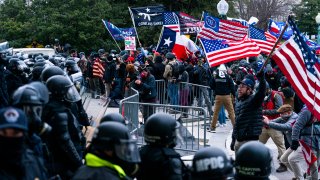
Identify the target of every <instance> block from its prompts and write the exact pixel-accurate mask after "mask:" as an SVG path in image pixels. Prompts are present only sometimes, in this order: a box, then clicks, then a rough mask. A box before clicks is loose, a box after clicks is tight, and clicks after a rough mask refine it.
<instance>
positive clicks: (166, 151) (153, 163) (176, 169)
mask: <svg viewBox="0 0 320 180" xmlns="http://www.w3.org/2000/svg"><path fill="white" fill-rule="evenodd" d="M179 126H180V125H179V123H178V122H177V121H176V120H175V119H174V118H173V117H172V116H170V115H168V114H164V113H156V114H153V115H151V116H150V117H149V118H148V120H147V121H146V123H145V127H144V138H145V141H146V143H147V145H145V146H143V147H142V148H141V149H140V156H141V165H140V171H139V173H138V179H142V180H144V179H159V180H160V179H183V178H185V175H187V174H188V173H187V169H186V167H185V166H184V164H183V162H182V160H181V158H180V155H179V154H178V153H177V152H176V151H175V150H174V149H173V148H174V147H175V146H176V144H177V139H178V135H177V132H178V128H179Z"/></svg>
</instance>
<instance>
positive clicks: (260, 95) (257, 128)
mask: <svg viewBox="0 0 320 180" xmlns="http://www.w3.org/2000/svg"><path fill="white" fill-rule="evenodd" d="M259 81H260V83H259V87H258V91H257V92H256V93H255V94H253V95H250V96H247V97H245V98H241V99H239V101H238V102H237V103H236V106H235V117H236V119H235V126H234V128H233V133H232V138H233V139H236V140H237V141H247V140H258V139H259V135H260V134H261V132H262V126H263V122H262V119H263V117H262V102H263V99H264V97H265V92H266V81H265V79H264V76H262V77H261V78H260V79H259Z"/></svg>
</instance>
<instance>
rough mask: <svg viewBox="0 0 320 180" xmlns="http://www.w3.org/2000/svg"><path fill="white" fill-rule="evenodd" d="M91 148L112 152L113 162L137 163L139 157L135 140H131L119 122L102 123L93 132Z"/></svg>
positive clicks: (126, 130) (127, 130)
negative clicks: (113, 154)
mask: <svg viewBox="0 0 320 180" xmlns="http://www.w3.org/2000/svg"><path fill="white" fill-rule="evenodd" d="M91 146H92V148H93V149H95V150H97V151H99V152H103V151H106V150H110V151H113V152H114V153H115V155H116V157H115V159H113V160H115V161H118V160H120V161H124V162H128V163H139V162H140V155H139V151H138V148H137V143H136V140H134V139H132V137H131V135H130V132H129V129H128V128H127V127H126V126H125V125H124V124H122V123H119V122H111V121H110V122H104V123H102V124H100V125H99V126H98V127H97V129H96V130H95V132H94V134H93V137H92V142H91Z"/></svg>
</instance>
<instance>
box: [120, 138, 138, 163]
mask: <svg viewBox="0 0 320 180" xmlns="http://www.w3.org/2000/svg"><path fill="white" fill-rule="evenodd" d="M115 153H116V155H117V157H118V158H119V159H121V160H123V161H126V162H129V163H139V162H140V154H139V151H138V147H137V141H136V140H133V139H130V140H123V139H121V140H120V141H119V142H118V143H116V144H115Z"/></svg>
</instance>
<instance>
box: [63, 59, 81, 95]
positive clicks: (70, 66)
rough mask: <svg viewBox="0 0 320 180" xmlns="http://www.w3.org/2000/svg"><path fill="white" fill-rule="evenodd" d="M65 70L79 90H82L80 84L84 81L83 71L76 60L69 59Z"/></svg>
mask: <svg viewBox="0 0 320 180" xmlns="http://www.w3.org/2000/svg"><path fill="white" fill-rule="evenodd" d="M64 67H65V71H66V72H67V74H68V76H69V78H70V79H71V81H72V82H73V83H74V85H75V86H76V88H77V89H78V91H79V92H80V85H81V81H82V72H81V71H80V68H79V67H78V65H77V63H76V62H75V61H74V60H67V61H66V63H65V65H64Z"/></svg>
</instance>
